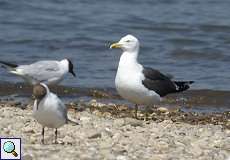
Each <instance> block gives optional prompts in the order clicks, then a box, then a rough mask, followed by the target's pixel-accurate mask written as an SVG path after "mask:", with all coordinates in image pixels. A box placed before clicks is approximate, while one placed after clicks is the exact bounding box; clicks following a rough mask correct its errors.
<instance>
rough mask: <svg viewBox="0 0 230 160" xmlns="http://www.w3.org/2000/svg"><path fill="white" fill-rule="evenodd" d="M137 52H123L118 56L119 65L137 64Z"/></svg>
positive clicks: (129, 65) (130, 65)
mask: <svg viewBox="0 0 230 160" xmlns="http://www.w3.org/2000/svg"><path fill="white" fill-rule="evenodd" d="M137 58H138V52H132V53H130V52H123V54H122V55H121V58H120V62H119V67H122V66H125V67H132V66H133V65H136V64H138V60H137Z"/></svg>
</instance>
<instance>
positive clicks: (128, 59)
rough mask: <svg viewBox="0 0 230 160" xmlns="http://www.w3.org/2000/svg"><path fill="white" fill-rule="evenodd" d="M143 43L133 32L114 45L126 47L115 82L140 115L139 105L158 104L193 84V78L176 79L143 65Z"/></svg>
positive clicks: (113, 46)
mask: <svg viewBox="0 0 230 160" xmlns="http://www.w3.org/2000/svg"><path fill="white" fill-rule="evenodd" d="M139 46H140V44H139V41H138V39H137V38H136V37H134V36H132V35H127V36H125V37H123V38H121V40H120V41H119V42H117V43H114V44H112V45H111V46H110V48H121V49H122V50H123V53H122V55H121V57H120V62H119V66H118V69H117V75H116V79H115V85H116V89H117V91H118V93H119V94H120V95H121V96H122V97H123V98H124V99H127V100H129V101H130V102H133V103H135V104H136V105H135V109H136V113H135V116H136V117H137V109H138V105H146V109H147V108H148V107H151V106H154V105H155V104H158V103H159V102H160V101H161V98H162V97H164V96H165V95H167V94H170V93H176V92H182V91H184V90H187V89H188V88H189V84H191V83H193V81H172V80H171V79H170V77H168V76H166V75H164V74H162V73H161V72H159V71H158V70H155V69H152V68H149V67H143V66H142V65H141V64H140V63H139V62H138V60H137V58H138V54H139Z"/></svg>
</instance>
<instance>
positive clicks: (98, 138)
mask: <svg viewBox="0 0 230 160" xmlns="http://www.w3.org/2000/svg"><path fill="white" fill-rule="evenodd" d="M75 105H76V106H75ZM115 106H116V104H112V103H109V104H103V103H99V102H97V101H96V100H91V101H89V102H88V103H85V104H80V103H79V104H74V103H70V104H68V107H69V111H68V117H69V118H70V119H72V120H79V123H80V125H77V126H76V125H72V124H66V125H64V126H63V127H61V128H60V129H58V142H59V144H57V145H56V144H53V137H54V130H52V129H46V132H45V145H42V144H41V142H40V139H41V126H40V125H39V124H38V123H37V122H36V121H35V120H34V119H33V117H32V108H31V107H27V108H26V107H25V109H21V108H19V107H17V106H15V104H8V103H6V104H1V103H0V113H1V114H0V119H1V121H0V122H1V123H2V124H1V125H2V127H3V130H1V131H0V135H1V136H2V137H9V136H10V137H21V138H22V141H23V144H22V149H23V150H22V151H23V156H24V159H25V160H30V159H50V160H54V159H57V158H61V159H64V160H65V159H66V160H67V159H69V160H71V159H88V160H91V159H98V160H99V159H109V160H110V159H111V160H117V159H121V160H129V159H152V158H154V159H155V160H168V159H198V160H203V159H219V160H226V159H227V158H228V157H229V156H230V146H229V144H230V139H229V134H230V121H229V116H230V113H228V115H226V118H227V119H225V120H226V121H224V118H223V119H222V120H223V121H221V120H220V119H218V117H219V118H220V117H221V116H220V115H219V114H218V115H216V117H214V116H213V115H212V116H211V117H209V118H208V117H207V116H204V117H202V115H193V116H191V115H187V117H188V119H187V120H186V118H184V119H183V118H182V119H180V118H181V117H184V116H185V115H184V114H182V112H175V111H174V112H172V113H167V112H163V111H159V110H158V111H157V110H156V111H154V112H152V113H151V115H152V117H154V118H152V119H151V120H149V121H143V120H136V119H134V118H132V116H133V110H132V109H130V108H128V107H127V106H116V107H115ZM76 108H77V109H76ZM115 108H118V110H116V109H115ZM143 115H144V114H143V113H141V112H139V113H138V116H139V117H140V119H141V117H143ZM221 115H222V116H223V117H224V115H223V114H221ZM211 120H213V121H211ZM225 122H226V125H225V124H224V123H225ZM63 153H65V154H63Z"/></svg>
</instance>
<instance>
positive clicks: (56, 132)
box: [54, 128, 58, 144]
mask: <svg viewBox="0 0 230 160" xmlns="http://www.w3.org/2000/svg"><path fill="white" fill-rule="evenodd" d="M57 134H58V131H57V128H56V129H55V142H54V143H55V144H57V143H58V142H57Z"/></svg>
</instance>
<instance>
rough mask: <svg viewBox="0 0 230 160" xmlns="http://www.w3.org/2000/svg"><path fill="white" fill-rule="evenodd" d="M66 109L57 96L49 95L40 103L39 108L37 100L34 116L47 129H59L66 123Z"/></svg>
mask: <svg viewBox="0 0 230 160" xmlns="http://www.w3.org/2000/svg"><path fill="white" fill-rule="evenodd" d="M64 107H65V106H64V104H62V103H61V102H60V101H59V99H58V97H57V96H56V95H54V94H52V93H49V94H48V95H46V97H44V98H43V100H42V101H40V103H39V106H38V107H37V100H36V101H35V102H34V108H33V116H34V118H35V119H36V120H37V121H38V122H39V123H40V124H41V125H43V126H45V127H49V128H59V127H60V126H62V125H64V124H65V123H66V117H67V116H66V115H65V114H66V108H64ZM63 111H64V112H63Z"/></svg>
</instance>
